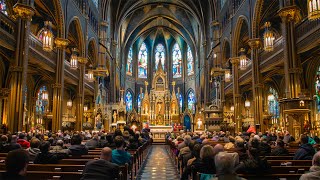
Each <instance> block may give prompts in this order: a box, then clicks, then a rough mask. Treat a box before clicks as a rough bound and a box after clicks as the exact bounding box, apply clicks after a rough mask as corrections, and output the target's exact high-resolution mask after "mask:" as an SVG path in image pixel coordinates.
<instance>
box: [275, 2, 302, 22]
mask: <svg viewBox="0 0 320 180" xmlns="http://www.w3.org/2000/svg"><path fill="white" fill-rule="evenodd" d="M278 13H279V16H280V17H281V18H282V20H283V21H285V22H291V21H294V22H296V23H297V22H299V21H300V19H301V16H300V9H299V8H298V7H297V6H288V7H284V8H282V9H280V10H279V11H278Z"/></svg>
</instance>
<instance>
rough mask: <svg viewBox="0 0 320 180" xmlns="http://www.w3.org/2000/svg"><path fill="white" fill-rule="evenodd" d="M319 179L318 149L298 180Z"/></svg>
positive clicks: (319, 160)
mask: <svg viewBox="0 0 320 180" xmlns="http://www.w3.org/2000/svg"><path fill="white" fill-rule="evenodd" d="M316 179H318V180H319V179H320V151H319V152H317V153H316V154H315V155H314V156H313V159H312V166H311V167H310V170H309V172H308V173H306V174H303V175H302V176H301V177H300V180H316Z"/></svg>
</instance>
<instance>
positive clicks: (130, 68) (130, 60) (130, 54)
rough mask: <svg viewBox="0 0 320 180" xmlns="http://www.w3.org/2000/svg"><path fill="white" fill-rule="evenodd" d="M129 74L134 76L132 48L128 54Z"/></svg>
mask: <svg viewBox="0 0 320 180" xmlns="http://www.w3.org/2000/svg"><path fill="white" fill-rule="evenodd" d="M126 71H127V74H128V75H130V76H132V47H131V48H130V50H129V53H128V59H127V70H126Z"/></svg>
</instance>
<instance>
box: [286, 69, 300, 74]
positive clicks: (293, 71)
mask: <svg viewBox="0 0 320 180" xmlns="http://www.w3.org/2000/svg"><path fill="white" fill-rule="evenodd" d="M288 71H289V73H290V74H301V73H302V68H291V69H289V70H288Z"/></svg>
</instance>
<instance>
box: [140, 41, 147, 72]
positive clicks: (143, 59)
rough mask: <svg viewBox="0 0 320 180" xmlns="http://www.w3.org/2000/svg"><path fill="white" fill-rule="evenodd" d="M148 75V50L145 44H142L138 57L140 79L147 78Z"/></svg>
mask: <svg viewBox="0 0 320 180" xmlns="http://www.w3.org/2000/svg"><path fill="white" fill-rule="evenodd" d="M147 75H148V49H147V46H146V44H145V43H142V45H141V47H140V51H139V57H138V77H139V78H147Z"/></svg>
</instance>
